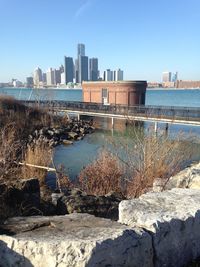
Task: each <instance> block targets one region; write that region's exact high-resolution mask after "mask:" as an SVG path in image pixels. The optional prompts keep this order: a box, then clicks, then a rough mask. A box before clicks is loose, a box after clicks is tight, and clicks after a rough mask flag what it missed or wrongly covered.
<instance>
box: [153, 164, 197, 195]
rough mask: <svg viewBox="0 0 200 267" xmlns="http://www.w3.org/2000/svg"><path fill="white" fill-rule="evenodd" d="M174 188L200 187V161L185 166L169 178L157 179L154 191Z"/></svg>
mask: <svg viewBox="0 0 200 267" xmlns="http://www.w3.org/2000/svg"><path fill="white" fill-rule="evenodd" d="M172 188H191V189H200V163H198V164H193V165H192V166H190V167H188V168H185V169H184V170H182V171H180V172H179V173H178V174H176V175H174V176H172V177H170V179H169V180H167V181H166V180H164V179H156V180H155V181H154V183H153V188H152V191H153V192H161V191H163V190H169V189H172Z"/></svg>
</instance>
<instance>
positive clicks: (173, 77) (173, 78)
mask: <svg viewBox="0 0 200 267" xmlns="http://www.w3.org/2000/svg"><path fill="white" fill-rule="evenodd" d="M177 80H178V72H177V71H176V72H175V73H172V82H177Z"/></svg>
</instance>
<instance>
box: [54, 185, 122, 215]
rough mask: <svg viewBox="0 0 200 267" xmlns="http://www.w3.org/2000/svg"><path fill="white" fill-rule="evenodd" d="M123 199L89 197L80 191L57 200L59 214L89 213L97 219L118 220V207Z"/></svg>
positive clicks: (76, 190) (73, 191)
mask: <svg viewBox="0 0 200 267" xmlns="http://www.w3.org/2000/svg"><path fill="white" fill-rule="evenodd" d="M120 201H121V199H119V198H117V197H114V196H113V195H112V196H107V197H105V196H92V195H87V194H86V193H85V192H82V191H80V190H78V189H73V190H71V193H69V192H67V194H65V195H64V196H62V197H60V198H58V199H57V214H58V215H64V214H68V213H74V212H76V213H89V214H92V215H95V216H97V217H103V218H109V219H112V220H117V219H118V205H119V202H120Z"/></svg>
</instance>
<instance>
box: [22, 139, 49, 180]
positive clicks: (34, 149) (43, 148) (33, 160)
mask: <svg viewBox="0 0 200 267" xmlns="http://www.w3.org/2000/svg"><path fill="white" fill-rule="evenodd" d="M52 154H53V151H52V149H51V148H50V147H49V146H48V145H47V144H45V143H43V142H37V143H36V144H34V145H31V146H30V145H29V146H28V147H27V149H26V151H25V153H24V163H25V164H26V163H29V164H33V165H38V166H44V167H48V166H49V165H50V164H51V161H52ZM46 174H47V170H44V169H39V168H35V167H30V166H26V165H24V166H22V168H21V176H22V178H30V177H36V178H38V179H39V181H40V184H41V185H42V184H44V183H45V177H46Z"/></svg>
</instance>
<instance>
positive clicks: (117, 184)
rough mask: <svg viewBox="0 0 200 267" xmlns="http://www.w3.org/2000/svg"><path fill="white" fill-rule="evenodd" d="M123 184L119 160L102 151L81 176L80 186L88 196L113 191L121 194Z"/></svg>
mask: <svg viewBox="0 0 200 267" xmlns="http://www.w3.org/2000/svg"><path fill="white" fill-rule="evenodd" d="M122 183H123V181H122V169H121V167H120V164H119V160H118V158H117V157H115V156H114V155H113V154H111V153H109V152H107V151H102V152H101V153H100V154H99V156H98V158H97V159H96V160H95V161H94V162H92V163H91V164H89V165H88V166H86V167H85V168H84V169H83V170H82V171H81V173H80V175H79V186H80V187H81V189H82V190H83V191H85V192H86V193H87V194H93V195H105V194H107V193H109V192H111V191H114V192H121V191H122V187H123V184H122Z"/></svg>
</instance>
